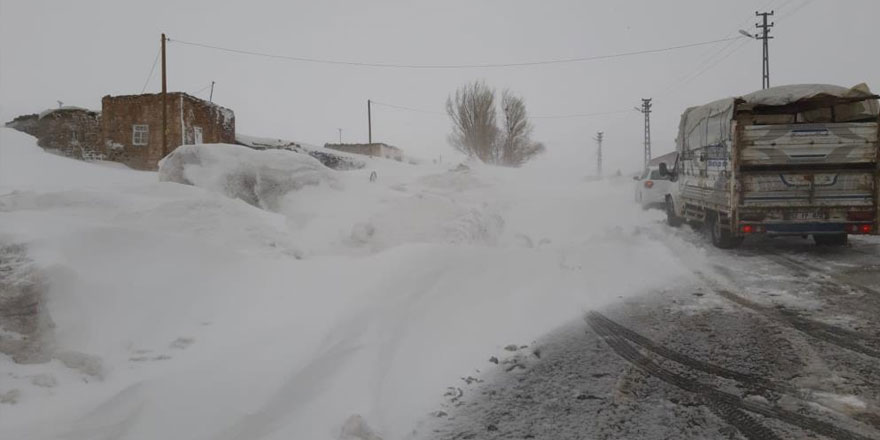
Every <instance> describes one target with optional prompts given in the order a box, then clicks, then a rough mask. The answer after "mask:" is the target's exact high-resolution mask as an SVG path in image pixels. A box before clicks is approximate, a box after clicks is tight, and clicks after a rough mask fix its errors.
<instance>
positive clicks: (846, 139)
mask: <svg viewBox="0 0 880 440" xmlns="http://www.w3.org/2000/svg"><path fill="white" fill-rule="evenodd" d="M877 125H878V124H877V123H876V122H859V123H826V124H782V125H750V126H745V127H743V131H742V141H741V146H742V147H741V148H742V150H741V152H740V164H741V165H743V166H760V167H767V166H774V165H804V164H856V163H867V162H876V161H877V148H878V139H877V137H878V133H877Z"/></svg>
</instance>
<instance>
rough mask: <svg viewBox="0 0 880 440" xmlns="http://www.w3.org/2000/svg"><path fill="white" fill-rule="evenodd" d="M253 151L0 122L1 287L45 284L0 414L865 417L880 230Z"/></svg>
mask: <svg viewBox="0 0 880 440" xmlns="http://www.w3.org/2000/svg"><path fill="white" fill-rule="evenodd" d="M205 148H207V149H210V146H206V147H205ZM222 150H223V151H226V150H228V149H225V148H224V149H222ZM214 153H217V154H214ZM249 153H250V152H243V153H240V154H239V153H235V154H231V155H229V154H225V153H223V152H222V151H221V149H217V150H215V151H211V150H205V152H204V154H205V155H207V156H204V158H205V160H201V159H200V160H199V161H198V162H199V163H200V164H202V166H201V169H198V170H191V171H190V172H191V173H198V174H190V175H189V177H188V178H187V179H185V180H187V181H189V182H191V183H194V184H195V185H184V184H180V183H173V182H160V181H159V178H158V175H157V173H150V172H138V171H131V170H127V169H123V168H120V167H111V166H107V165H106V164H93V163H84V162H79V161H74V160H71V159H67V158H63V157H58V156H55V155H52V154H49V153H46V152H44V151H42V150H41V149H40V148H39V147H37V146H36V145H35V142H34V139H33V138H31V137H29V136H26V135H23V134H21V133H18V132H14V131H11V130H9V129H0V274H2V278H0V294H3V295H7V296H9V295H12V294H17V293H21V292H30V293H31V294H33V295H34V298H39V300H40V304H41V306H40V307H27V308H26V309H27V311H28V312H29V313H31V312H32V313H34V314H36V315H38V316H39V317H41V321H40V325H39V326H37V328H38V329H39V331H37V332H34V333H33V334H31V335H30V337H29V338H23V337H22V335H21V334H18V333H16V331H25V330H21V329H17V330H15V331H12V330H9V329H6V330H4V331H2V332H0V351H4V352H5V353H6V354H0V438H2V439H7V438H9V439H37V440H39V439H68V440H69V439H73V440H78V439H83V440H84V439H125V440H141V439H143V440H147V439H150V440H153V439H157V438H163V439H164V438H167V439H206V440H209V439H285V440H289V439H309V440H312V439H318V440H320V439H340V438H342V439H347V440H356V439H362V440H367V439H368V440H376V439H384V440H392V439H407V438H553V439H556V438H728V437H731V438H737V436H746V437H745V438H776V437H773V436H777V437H779V438H804V437H805V436H809V435H815V436H821V435H825V436H827V437H830V438H876V437H877V429H878V428H877V402H878V400H880V397H878V388H877V383H878V382H880V378H878V373H877V370H878V369H877V368H876V365H877V361H878V360H877V357H876V355H877V351H878V350H880V347H878V346H877V338H878V334H877V320H876V312H877V311H878V307H877V302H876V298H877V296H876V291H875V290H876V289H877V280H876V278H875V277H874V274H875V272H874V271H876V269H877V267H876V262H875V257H876V255H877V251H878V250H877V241H876V240H870V239H865V240H859V241H856V242H855V243H854V245H853V247H852V248H849V249H841V250H835V251H826V252H823V253H819V252H817V251H816V250H815V249H814V248H812V247H811V246H807V245H803V244H801V243H800V242H799V241H794V242H791V243H788V242H786V243H787V244H786V243H783V245H782V246H777V243H768V244H761V245H759V246H757V247H747V248H746V249H744V250H742V251H739V252H737V253H733V254H730V253H727V254H726V253H722V252H718V251H715V250H714V249H711V248H709V247H707V246H705V244H704V243H703V242H702V241H701V240H700V239H699V237H697V235H696V234H694V233H692V232H689V231H688V230H686V229H682V230H673V229H670V228H668V227H666V226H665V225H664V223H663V221H662V220H663V215H662V213H659V212H651V211H649V212H645V211H642V210H641V209H639V208H638V207H637V206H636V205H635V204H634V203H632V181H631V180H628V179H618V180H614V179H611V180H608V181H599V182H596V181H587V180H586V179H584V178H583V175H584V172H583V169H582V168H581V167H580V166H578V164H574V163H572V164H568V166H567V167H566V166H562V167H560V165H559V164H553V163H550V162H547V161H538V162H536V163H534V164H530V165H529V166H528V167H526V168H524V169H521V170H508V169H497V168H488V167H483V166H479V165H476V164H469V166H467V167H458V163H453V164H421V165H409V164H402V163H397V162H393V161H387V160H382V159H372V160H369V161H368V163H367V166H366V167H365V168H364V169H362V170H356V171H348V172H335V171H332V170H326V172H324V171H321V172H319V173H313V172H308V173H302V174H298V173H294V174H290V175H285V174H283V173H281V171H283V170H279V169H276V168H273V167H275V166H276V165H277V166H278V167H284V166H287V165H284V163H286V162H288V161H287V159H285V160H284V161H280V162H279V161H269V162H271V163H268V164H264V165H259V166H257V164H256V163H250V162H249V161H250V159H247V157H249ZM200 154H202V153H200ZM273 154H274V153H273ZM290 154H291V155H292V156H291V159H290V161H291V162H292V165H291V166H292V167H293V168H296V169H299V170H310V169H312V166H313V165H314V163H313V162H312V159H311V158H308V157H307V156H302V157H300V156H298V155H296V154H295V153H290ZM230 156H235V157H237V158H236V159H235V160H230V159H228V157H230ZM265 157H268V156H265ZM263 158H264V157H263V156H261V157H260V159H259V160H258V161H259V162H261V163H262V162H265V161H264V160H263ZM299 159H301V161H299ZM282 162H283V163H282ZM205 164H207V165H205ZM264 166H268V167H269V168H272V170H273V171H271V175H270V174H262V173H263V171H260V170H261V169H262V168H261V167H264ZM206 167H208V168H206ZM373 171H375V172H376V173H377V175H378V180H377V181H376V182H375V183H370V181H369V176H370V173H371V172H373ZM183 173H184V175H185V174H186V173H187V171H186V170H183ZM265 176H270V177H271V176H275V178H277V177H279V176H283V177H284V178H285V179H287V177H288V176H290V179H292V180H290V181H286V183H285V184H284V185H274V184H272V183H271V182H272V181H273V180H272V179H270V180H263V178H264V177H265ZM298 176H302V180H297V179H299V178H300V177H298ZM242 185H244V186H242ZM249 185H251V186H249ZM253 185H256V186H253ZM258 187H259V188H258ZM257 189H258V190H259V191H257ZM252 190H253V191H252ZM276 190H277V191H280V192H277V193H276V192H273V191H276ZM242 191H244V192H242ZM240 194H254V196H255V197H256V199H253V198H251V197H244V198H245V200H247V201H245V200H240V199H236V198H233V197H235V196H237V195H240ZM264 200H271V203H262V201H264ZM872 289H874V290H872ZM7 296H4V297H2V298H0V299H4V300H6V299H5V298H7ZM592 311H598V312H599V314H597V313H592ZM15 319H18V318H15ZM16 322H17V321H16ZM21 347H25V348H26V349H23V348H21ZM756 433H757V434H756ZM758 434H760V435H764V436H765V437H755V435H758ZM749 435H751V437H748V436H749ZM529 436H531V437H529Z"/></svg>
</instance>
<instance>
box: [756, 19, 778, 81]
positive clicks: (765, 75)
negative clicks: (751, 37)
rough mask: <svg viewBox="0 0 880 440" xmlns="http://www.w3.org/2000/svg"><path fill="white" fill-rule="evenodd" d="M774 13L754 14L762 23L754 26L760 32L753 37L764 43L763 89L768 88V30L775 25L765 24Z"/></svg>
mask: <svg viewBox="0 0 880 440" xmlns="http://www.w3.org/2000/svg"><path fill="white" fill-rule="evenodd" d="M773 12H774V11H770V12H757V11H756V12H755V16H756V17H762V18H763V22H762V23H757V24H755V27H757V28H758V29H760V30H761V33H760V34H757V35H755V38H759V39H761V40H763V41H764V62H763V67H762V72H761V74H762V75H761V78H762V79H761V87H762V88H763V89H769V88H770V40H772V39H773V37H771V36H770V28H772V27H773V26H775V25H776V23H767V17H772V16H773Z"/></svg>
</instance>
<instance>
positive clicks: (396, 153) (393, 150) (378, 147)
mask: <svg viewBox="0 0 880 440" xmlns="http://www.w3.org/2000/svg"><path fill="white" fill-rule="evenodd" d="M324 148H329V149H331V150H336V151H342V152H345V153H352V154H361V155H364V156H372V157H384V158H386V159H394V160H403V151H401V150H400V149H399V148H397V147H393V146H391V145H387V144H382V143H372V144H324Z"/></svg>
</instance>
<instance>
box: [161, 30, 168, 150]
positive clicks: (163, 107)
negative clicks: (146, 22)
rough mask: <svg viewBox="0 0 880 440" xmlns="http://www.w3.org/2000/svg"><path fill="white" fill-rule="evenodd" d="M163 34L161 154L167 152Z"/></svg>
mask: <svg viewBox="0 0 880 440" xmlns="http://www.w3.org/2000/svg"><path fill="white" fill-rule="evenodd" d="M165 40H166V38H165V34H164V33H163V34H162V156H163V157H164V156H165V155H166V154H168V77H167V75H166V70H165Z"/></svg>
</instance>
